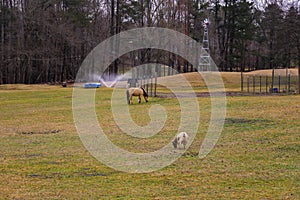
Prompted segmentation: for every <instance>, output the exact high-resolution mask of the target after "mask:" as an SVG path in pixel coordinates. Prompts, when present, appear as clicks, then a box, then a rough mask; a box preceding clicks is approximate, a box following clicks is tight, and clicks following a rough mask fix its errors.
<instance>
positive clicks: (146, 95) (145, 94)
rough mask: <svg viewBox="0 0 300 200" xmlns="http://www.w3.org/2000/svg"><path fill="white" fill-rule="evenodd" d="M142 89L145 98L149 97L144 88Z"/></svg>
mask: <svg viewBox="0 0 300 200" xmlns="http://www.w3.org/2000/svg"><path fill="white" fill-rule="evenodd" d="M141 89H142V90H143V93H144V97H148V93H147V92H146V91H145V89H144V88H143V87H141Z"/></svg>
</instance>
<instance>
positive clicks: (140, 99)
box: [139, 95, 142, 103]
mask: <svg viewBox="0 0 300 200" xmlns="http://www.w3.org/2000/svg"><path fill="white" fill-rule="evenodd" d="M141 101H142V98H141V95H140V96H139V103H141Z"/></svg>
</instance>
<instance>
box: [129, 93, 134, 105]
mask: <svg viewBox="0 0 300 200" xmlns="http://www.w3.org/2000/svg"><path fill="white" fill-rule="evenodd" d="M129 104H133V102H132V95H130V98H129Z"/></svg>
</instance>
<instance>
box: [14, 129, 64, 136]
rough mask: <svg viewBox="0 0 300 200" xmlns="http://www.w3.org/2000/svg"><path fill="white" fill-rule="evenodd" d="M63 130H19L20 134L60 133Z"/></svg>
mask: <svg viewBox="0 0 300 200" xmlns="http://www.w3.org/2000/svg"><path fill="white" fill-rule="evenodd" d="M60 132H61V130H52V131H22V132H19V134H20V135H49V134H58V133H60Z"/></svg>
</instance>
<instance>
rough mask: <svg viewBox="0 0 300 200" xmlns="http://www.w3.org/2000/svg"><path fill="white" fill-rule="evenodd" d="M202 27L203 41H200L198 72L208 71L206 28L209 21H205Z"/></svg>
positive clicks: (208, 57) (209, 63)
mask: <svg viewBox="0 0 300 200" xmlns="http://www.w3.org/2000/svg"><path fill="white" fill-rule="evenodd" d="M202 24H203V27H204V35H203V41H202V48H201V54H200V65H199V68H198V71H199V72H200V71H210V68H211V67H210V65H211V62H210V60H211V59H210V52H209V38H208V27H209V24H210V21H209V19H205V20H204V21H203V22H202Z"/></svg>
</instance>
